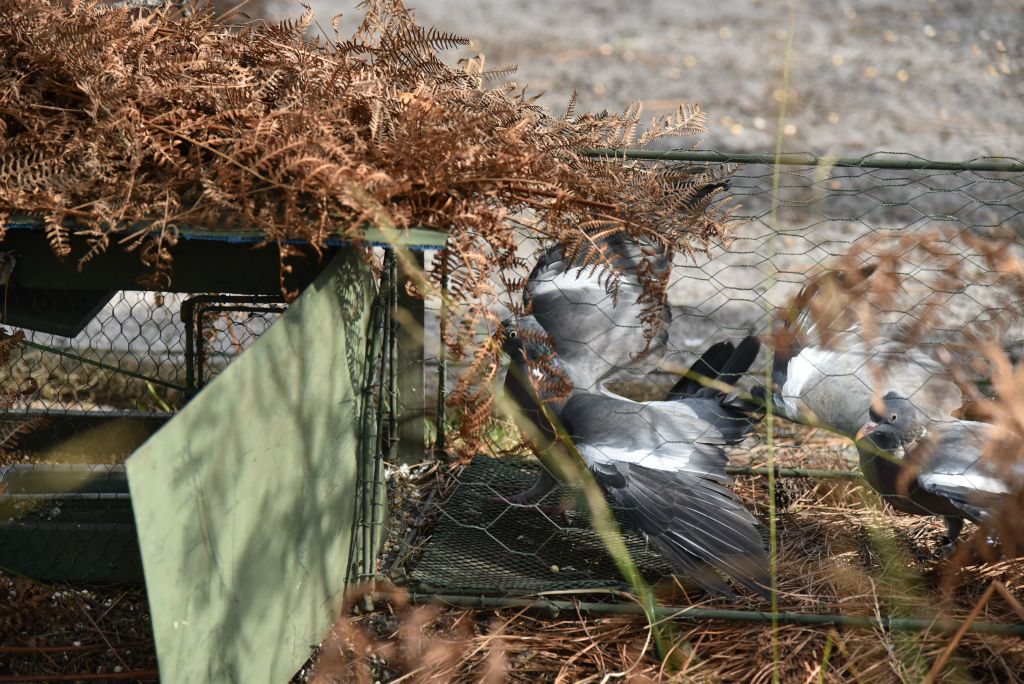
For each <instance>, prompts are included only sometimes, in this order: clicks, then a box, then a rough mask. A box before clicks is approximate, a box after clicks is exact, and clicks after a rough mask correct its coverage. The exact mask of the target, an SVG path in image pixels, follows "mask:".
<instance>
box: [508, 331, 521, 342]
mask: <svg viewBox="0 0 1024 684" xmlns="http://www.w3.org/2000/svg"><path fill="white" fill-rule="evenodd" d="M517 337H519V333H517V332H516V331H515V330H509V331H508V339H510V340H514V339H516V338H517Z"/></svg>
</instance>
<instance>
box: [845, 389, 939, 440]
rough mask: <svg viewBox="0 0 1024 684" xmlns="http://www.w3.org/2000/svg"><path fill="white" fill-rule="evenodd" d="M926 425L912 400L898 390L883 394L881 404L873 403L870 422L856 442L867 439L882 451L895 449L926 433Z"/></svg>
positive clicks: (859, 434)
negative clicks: (921, 422) (920, 419)
mask: <svg viewBox="0 0 1024 684" xmlns="http://www.w3.org/2000/svg"><path fill="white" fill-rule="evenodd" d="M924 432H925V430H924V426H922V425H921V424H920V423H919V422H918V420H917V409H916V408H915V407H914V405H913V404H912V403H910V400H909V399H907V398H905V397H901V396H899V395H898V394H896V393H895V392H889V393H887V394H886V395H885V396H883V397H882V400H881V402H880V405H877V404H876V403H875V402H872V404H871V407H870V408H869V409H868V422H867V423H865V424H864V427H862V428H861V429H860V431H859V432H858V433H857V437H856V439H857V441H858V442H859V441H860V440H861V439H865V438H867V439H868V440H870V441H871V442H872V443H873V444H874V445H875V446H876V447H878V448H879V449H882V450H883V451H888V452H896V451H899V450H900V449H901V448H902V447H906V446H909V445H910V444H913V443H914V442H915V441H917V440H918V439H920V438H921V436H922V435H924Z"/></svg>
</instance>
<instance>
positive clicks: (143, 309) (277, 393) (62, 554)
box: [0, 217, 443, 681]
mask: <svg viewBox="0 0 1024 684" xmlns="http://www.w3.org/2000/svg"><path fill="white" fill-rule="evenodd" d="M180 237H181V239H180V241H179V242H178V244H177V245H176V247H175V248H174V250H173V253H174V255H175V264H174V271H173V273H171V278H170V281H169V283H165V284H164V285H163V287H160V288H158V289H140V284H139V283H140V280H139V276H140V275H144V272H143V271H144V268H145V267H144V266H143V265H142V264H141V262H139V260H138V257H137V256H135V255H131V254H125V253H123V252H120V251H118V250H114V249H111V250H108V251H107V252H105V253H103V254H102V255H99V256H97V257H96V260H95V261H92V262H90V263H88V264H86V265H85V266H84V267H83V268H82V269H81V270H80V271H76V268H75V265H76V263H77V257H78V256H80V254H81V250H85V249H86V245H84V244H78V243H73V247H74V249H75V250H76V251H74V252H73V253H72V254H71V255H70V257H69V258H68V259H67V260H66V261H63V262H62V261H58V260H57V258H56V257H55V256H53V254H52V252H51V251H50V249H49V246H48V244H47V241H46V237H45V235H44V232H43V230H42V228H41V226H40V224H39V223H38V222H37V221H35V220H33V219H31V218H28V217H14V218H12V219H11V221H10V222H9V223H8V225H7V237H6V239H5V241H4V245H3V247H4V251H5V253H6V254H7V255H9V256H13V264H14V266H13V270H12V271H11V272H10V274H9V277H8V278H7V279H6V283H5V286H6V287H5V289H6V295H7V297H6V301H7V308H6V314H5V317H4V325H3V340H2V341H0V345H2V346H0V350H2V354H3V358H4V363H3V364H2V365H0V383H2V388H3V400H4V401H5V404H6V405H5V411H4V414H3V435H2V438H3V450H2V458H3V461H2V462H0V568H2V569H3V571H4V572H5V573H6V574H7V576H8V577H13V576H15V575H25V576H27V577H29V578H34V579H40V580H44V581H50V582H54V581H55V582H70V583H72V585H73V586H83V584H84V585H85V586H96V585H100V586H108V585H109V584H110V583H121V582H141V581H143V580H144V581H145V584H146V590H147V592H146V593H147V599H148V603H149V606H150V610H151V611H152V618H153V625H152V627H153V631H154V634H155V637H156V639H155V640H156V643H157V644H158V645H159V649H160V657H161V665H162V667H164V668H166V669H167V671H173V672H180V673H184V674H182V676H183V677H186V678H188V677H191V676H192V675H190V674H189V672H190V671H189V668H188V667H186V666H185V664H184V663H187V662H188V661H195V662H200V663H202V664H201V665H200V666H201V667H204V668H205V667H207V666H208V665H209V666H211V667H213V668H215V669H216V668H217V667H218V665H217V663H221V664H222V665H221V666H223V667H228V666H229V665H227V663H231V662H234V660H233V658H234V657H235V656H234V655H233V651H232V649H234V648H236V647H237V648H241V645H240V643H241V642H239V641H237V639H236V638H235V637H234V636H232V635H231V634H229V633H228V632H227V631H225V630H232V631H234V632H235V634H237V633H238V630H239V629H243V627H242V625H243V624H244V625H245V627H244V628H245V629H251V628H252V626H253V625H256V624H258V623H259V621H258V620H257V621H253V620H251V619H250V616H248V615H246V614H244V613H245V611H242V612H237V611H235V617H234V618H225V616H224V606H225V605H227V604H228V603H230V602H232V601H234V600H235V599H234V597H235V593H234V592H235V591H244V592H249V591H251V592H253V593H260V592H261V591H262V588H265V587H266V586H268V585H270V584H275V583H278V582H279V581H280V578H278V579H274V578H273V577H270V575H274V574H275V573H278V574H280V573H283V574H284V575H286V576H288V577H289V578H290V580H289V581H294V580H295V578H296V577H298V576H300V575H305V576H306V577H307V579H308V580H309V581H308V582H298V584H297V585H294V584H293V585H291V586H292V588H291V589H290V590H289V591H285V592H279V593H273V594H270V595H267V600H268V603H266V604H265V605H263V606H257V605H256V604H258V603H260V601H257V602H255V603H254V604H253V605H252V610H257V611H262V612H264V613H265V612H267V611H270V612H275V611H276V612H278V613H279V615H280V616H281V620H282V621H284V622H286V623H288V624H291V625H293V627H294V628H295V629H296V630H297V631H296V634H299V633H303V634H304V636H302V637H300V638H298V639H297V640H296V642H295V644H293V646H294V648H293V650H294V654H292V656H291V659H290V660H289V659H285V660H280V659H279V657H278V654H272V655H273V657H274V658H275V662H276V663H277V664H276V665H273V666H272V667H277V668H280V671H281V672H282V673H283V674H282V676H288V675H289V674H290V673H291V672H293V671H294V669H295V667H297V664H296V663H301V662H302V661H303V660H304V659H305V658H306V657H308V647H307V646H308V644H309V643H314V642H315V641H316V640H317V639H318V638H319V637H320V635H321V634H322V632H323V630H324V629H326V626H327V625H328V624H329V623H330V620H331V619H332V618H331V616H332V615H333V613H332V612H331V611H332V609H331V607H330V605H329V604H330V599H329V597H330V596H337V595H338V594H339V593H340V592H341V591H342V589H343V588H344V586H345V585H346V584H347V583H351V582H355V581H357V580H359V579H361V578H368V577H371V576H372V575H373V573H374V569H375V559H376V555H377V553H378V549H379V544H380V537H381V534H382V529H383V524H384V518H385V512H386V499H385V495H384V490H383V478H384V468H383V463H384V459H385V458H390V459H391V460H394V454H395V452H396V449H397V442H398V426H399V422H398V416H399V415H400V414H403V411H405V412H409V411H412V408H413V407H409V408H408V409H406V408H403V406H402V405H401V402H400V401H399V387H400V384H401V383H405V382H411V380H410V378H414V377H415V372H413V373H411V374H410V373H409V371H408V368H410V367H411V368H414V369H416V368H418V369H419V370H420V373H419V382H420V384H419V386H416V385H415V384H413V385H412V386H410V387H406V386H405V385H402V386H401V389H402V392H403V396H405V397H418V398H419V399H420V400H422V391H423V390H422V358H423V354H422V339H420V340H419V342H415V341H412V342H410V341H409V340H406V339H403V340H402V347H401V353H402V362H401V363H399V362H398V360H397V359H398V355H399V341H398V338H399V336H400V335H399V333H400V332H401V330H400V328H399V325H398V322H397V318H396V317H395V315H394V313H395V310H396V307H397V306H398V305H399V303H401V304H402V305H403V306H406V307H411V308H413V309H415V308H416V303H415V302H413V303H411V304H410V303H409V302H408V301H406V299H407V298H406V295H405V294H404V292H402V293H400V292H399V287H398V285H397V283H398V265H397V261H396V259H395V258H394V253H393V251H392V250H391V249H390V248H385V247H379V248H376V250H375V254H376V256H375V257H374V258H375V262H374V263H375V264H376V266H375V267H371V262H370V261H367V259H366V252H365V249H358V250H357V249H353V248H352V245H351V243H349V242H346V241H344V240H340V239H339V240H334V239H332V240H331V241H330V242H329V243H328V246H327V249H326V250H323V251H322V252H321V253H316V252H314V251H313V250H312V249H309V248H308V247H307V246H305V245H302V244H296V245H294V246H293V247H294V249H295V250H296V251H295V252H294V253H293V255H294V256H295V259H294V263H293V264H292V265H291V268H290V269H289V273H290V282H291V285H290V286H289V287H294V288H295V289H296V290H298V291H301V292H302V294H301V295H300V296H299V297H298V299H296V300H295V301H294V302H292V303H291V304H287V303H285V301H284V299H282V296H281V290H282V281H281V275H280V263H279V257H278V250H277V247H276V246H273V245H270V246H266V247H264V246H261V245H259V241H260V238H259V236H256V235H255V234H253V235H246V234H244V233H237V232H236V233H232V234H230V235H227V234H223V235H221V234H216V233H211V232H210V231H201V232H200V231H196V232H195V233H190V232H189V231H188V230H183V231H182V233H181V236H180ZM367 239H368V242H370V244H372V243H373V241H375V240H376V242H377V243H378V244H385V243H384V242H382V241H381V238H380V236H378V235H376V234H375V233H374V232H373V231H372V230H370V231H368V232H367ZM440 239H443V236H441V238H440ZM437 240H438V238H437V237H433V236H431V235H430V234H429V231H418V232H417V231H413V234H412V235H411V236H406V241H407V242H408V243H409V244H406V245H403V247H402V248H403V249H406V248H407V247H411V248H413V249H416V248H419V249H422V248H423V247H424V246H430V245H433V246H436V245H437ZM368 246H369V245H368ZM420 309H422V304H420ZM417 345H418V346H417ZM403 373H404V375H403ZM403 415H404V414H403ZM415 415H416V420H418V421H419V423H420V426H419V428H420V429H419V434H420V439H421V443H422V434H423V430H422V420H423V416H422V411H420V412H419V413H416V414H415ZM420 453H422V445H421V446H420ZM241 488H244V489H245V491H246V493H245V495H244V496H241V494H240V492H241ZM261 492H262V493H261ZM190 520H191V522H190ZM314 520H315V521H316V525H313V524H312V521H314ZM228 528H231V529H233V530H234V531H233V532H232V533H231V534H230V535H226V536H223V535H221V534H220V532H217V531H218V530H224V529H228ZM247 528H249V529H251V531H252V536H251V537H246V536H245V535H242V534H241V531H242V530H245V529H247ZM211 530H212V531H214V532H212V534H213V536H212V537H211V536H210V535H211ZM268 539H269V540H272V541H270V542H268V541H267V540H268ZM285 540H293V541H294V542H295V543H296V544H298V545H299V546H300V547H301V548H302V549H304V550H303V551H302V552H301V553H294V552H292V551H291V550H290V549H289V548H288V545H289V544H290V543H291V542H288V541H285ZM197 544H198V545H199V546H200V547H202V548H206V549H207V551H206V552H203V553H198V554H197V552H196V550H195V549H196V546H197ZM235 554H238V555H240V556H243V557H244V558H245V561H244V562H245V565H246V567H247V568H248V570H247V572H246V575H245V577H239V578H236V579H235V580H233V581H232V582H231V583H229V587H230V591H227V592H226V593H225V594H222V595H221V596H220V597H213V598H211V597H208V596H207V597H205V598H203V600H202V601H198V600H197V599H196V596H197V595H198V594H197V592H200V591H202V592H205V591H206V590H205V589H199V588H200V587H207V586H209V585H208V582H209V581H210V578H211V577H212V576H214V575H216V571H215V570H214V569H212V567H210V566H204V567H201V566H203V564H205V563H209V564H213V565H216V564H217V563H223V562H225V561H224V559H226V558H229V557H232V556H233V555H235ZM309 555H312V556H313V557H316V559H317V563H316V564H314V565H313V566H309V565H306V564H307V560H306V559H307V556H309ZM170 559H176V560H173V561H171V562H168V561H169V560H170ZM321 560H322V561H323V564H321V563H320V561H321ZM295 563H299V566H294V564H295ZM197 564H198V565H197ZM303 567H305V568H306V569H305V570H303V569H302V568H303ZM268 573H269V574H268ZM221 586H222V587H224V586H225V585H221ZM246 586H248V587H249V588H248V589H245V587H246ZM310 596H313V597H315V598H313V599H311V600H307V599H308V598H309V597H310ZM296 602H301V603H303V605H304V606H306V607H305V608H302V609H296V608H295V604H296ZM182 614H184V615H185V616H186V617H184V618H182ZM182 619H187V620H189V621H190V622H191V624H193V625H198V626H199V630H198V631H197V632H196V634H200V633H202V634H206V635H207V636H206V637H204V639H205V640H207V641H208V642H209V643H211V644H212V643H213V642H217V643H218V644H219V645H217V646H216V651H217V652H211V653H210V654H208V656H209V657H201V658H199V659H196V658H195V657H194V656H195V649H196V648H197V647H196V645H195V642H194V641H190V640H189V639H191V637H189V639H185V640H182V639H180V632H176V630H175V627H174V625H175V624H176V623H175V620H177V621H178V623H177V624H180V621H181V620H182ZM147 625H148V623H147ZM211 635H213V636H211ZM210 639H212V641H209V640H210ZM232 644H235V645H234V646H232ZM270 651H274V649H268V653H269V652H270ZM11 657H17V656H11ZM246 660H247V661H248V660H250V659H248V658H247V659H246ZM211 664H212V665H211ZM254 667H260V668H266V667H271V666H268V665H267V664H266V663H263V664H256V665H254ZM192 674H195V673H192ZM197 676H198V675H197ZM186 680H187V679H186ZM186 680H182V681H186Z"/></svg>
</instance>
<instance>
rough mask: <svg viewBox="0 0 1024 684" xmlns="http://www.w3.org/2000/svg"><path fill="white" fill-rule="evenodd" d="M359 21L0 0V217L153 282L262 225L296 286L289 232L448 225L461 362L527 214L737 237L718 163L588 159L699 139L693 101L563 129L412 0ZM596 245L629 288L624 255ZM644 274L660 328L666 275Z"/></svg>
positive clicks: (454, 332)
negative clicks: (180, 259) (190, 229)
mask: <svg viewBox="0 0 1024 684" xmlns="http://www.w3.org/2000/svg"><path fill="white" fill-rule="evenodd" d="M362 9H364V10H365V12H366V14H365V18H364V20H363V21H362V23H361V25H360V26H359V28H358V30H357V31H356V33H355V34H354V35H353V36H351V37H342V36H340V35H338V34H337V32H336V30H335V32H333V33H331V32H330V31H329V29H328V30H323V27H322V25H321V24H319V23H316V22H315V20H314V17H313V15H312V12H311V11H307V12H306V14H305V15H304V16H303V17H302V18H300V19H299V20H297V21H294V22H292V21H285V22H281V23H272V22H251V23H235V22H233V21H231V20H230V18H229V19H222V18H217V17H216V16H215V13H214V11H213V9H212V7H211V6H206V5H197V6H194V7H192V8H191V10H192V11H191V12H190V13H182V12H181V11H179V10H178V9H175V8H164V9H149V10H144V9H131V8H129V7H110V6H107V5H104V4H102V3H99V2H95V1H80V0H74V1H72V2H58V1H57V0H0V225H2V224H3V223H4V219H6V218H7V217H8V216H9V215H11V214H12V213H15V212H18V213H28V214H31V215H35V216H37V217H39V218H41V219H42V220H44V221H45V225H46V231H47V236H48V238H49V242H50V245H51V246H52V248H53V250H54V251H55V252H56V253H57V254H60V255H67V254H69V253H70V240H71V239H72V237H73V236H80V237H81V238H84V239H85V240H87V242H88V245H89V247H90V249H89V251H88V252H87V253H86V254H85V256H84V257H83V258H82V261H83V262H88V261H89V259H90V258H92V257H93V256H94V255H95V254H97V253H99V252H101V251H102V250H106V249H112V248H116V249H134V250H138V252H139V253H140V255H141V258H142V259H143V260H144V261H145V262H146V264H148V266H149V267H150V269H149V280H150V282H149V283H148V284H149V285H150V286H151V287H157V288H159V287H162V286H165V285H166V283H167V282H168V279H169V278H170V276H171V263H172V256H173V252H172V247H173V245H174V244H175V241H176V232H177V230H178V229H179V228H180V227H182V226H184V225H188V226H195V227H199V228H201V229H202V228H208V229H219V230H236V229H239V230H256V231H259V232H260V233H261V234H262V235H263V236H265V238H266V240H267V242H268V243H271V244H276V245H277V246H278V248H279V251H280V257H281V265H282V266H281V273H282V289H285V290H287V286H286V285H285V279H284V276H285V275H286V274H287V273H288V260H289V259H290V258H294V257H295V256H296V255H295V249H294V248H293V247H291V246H289V244H288V243H287V241H288V240H292V239H300V240H305V241H308V242H310V243H311V244H313V245H315V246H318V247H321V246H323V245H324V244H325V242H326V241H327V240H328V238H329V237H332V236H337V235H339V234H340V235H341V236H343V237H346V238H350V239H353V240H355V241H358V240H359V237H360V234H361V230H362V229H363V228H364V227H365V226H366V225H369V224H374V225H377V226H379V227H384V228H393V229H395V230H397V231H402V230H405V229H408V228H411V227H425V228H429V229H434V230H438V231H445V232H446V233H447V234H448V240H447V249H446V250H445V251H444V252H443V253H442V256H441V257H440V258H439V261H438V265H439V266H440V267H439V268H435V269H434V272H433V274H432V276H431V277H432V278H434V283H433V286H437V285H439V282H440V279H441V278H442V277H444V278H446V279H447V283H448V296H449V299H450V301H451V304H452V307H451V309H450V312H451V314H452V316H453V319H454V321H453V322H454V324H453V326H452V327H451V328H450V333H449V334H448V336H447V340H446V341H447V342H448V344H449V346H450V347H451V349H452V351H453V352H454V353H455V354H457V355H462V354H468V353H469V350H468V349H467V346H468V344H469V342H470V340H471V339H472V333H473V332H475V331H477V330H479V329H480V328H481V327H491V328H493V324H494V323H495V321H494V320H492V318H493V314H492V313H490V310H489V302H488V301H487V300H489V299H491V300H493V296H492V295H494V292H493V283H494V282H496V281H497V279H498V278H497V276H498V274H501V273H503V272H506V271H508V272H509V273H511V272H512V271H511V269H512V268H513V267H515V266H517V265H520V264H519V262H518V260H517V257H516V245H517V237H516V225H515V221H513V220H512V219H515V218H516V217H520V218H521V217H523V216H524V215H527V214H528V215H529V216H530V217H531V218H530V219H529V229H530V231H531V232H532V234H533V235H535V236H540V237H543V238H546V239H551V240H555V241H558V242H560V243H562V244H563V245H565V247H566V248H567V249H569V250H570V251H572V252H577V251H579V250H581V249H584V250H586V249H587V248H588V247H589V246H590V245H591V244H592V242H593V240H594V239H595V238H596V237H597V236H603V237H607V236H609V235H611V234H616V233H621V234H623V235H624V236H626V237H627V238H628V239H631V240H636V241H638V242H641V243H644V244H646V245H650V246H651V247H652V249H655V250H657V251H660V252H666V253H668V255H669V256H671V255H672V254H673V253H678V252H689V251H691V250H695V249H696V250H700V249H704V248H705V247H706V245H707V244H708V241H709V240H712V239H718V238H720V237H722V235H723V234H724V231H725V228H724V223H723V222H724V220H725V218H726V215H725V213H723V210H721V209H718V208H715V207H714V206H713V205H712V202H713V200H714V199H715V196H716V194H717V190H718V188H719V186H718V184H717V183H718V181H719V180H720V179H721V177H722V175H723V171H722V170H721V169H709V168H705V167H691V166H679V165H667V164H658V163H647V162H644V163H636V162H627V161H624V160H621V159H619V160H613V159H607V158H605V159H593V158H590V157H587V156H586V155H585V154H584V152H585V151H586V150H588V149H592V148H597V147H606V146H608V147H643V146H646V145H648V144H649V143H651V142H653V141H654V140H656V139H659V138H662V137H665V136H692V135H695V134H698V133H700V132H702V131H703V130H704V129H703V124H704V119H705V117H704V114H703V112H702V111H701V110H700V108H699V107H698V106H696V105H690V104H685V105H681V106H680V107H679V109H678V111H677V112H676V114H675V115H674V116H671V117H667V118H665V119H663V120H659V121H652V122H651V125H650V126H649V127H647V128H646V129H645V130H643V131H642V132H641V131H640V121H641V107H640V106H639V105H637V106H631V107H630V108H628V109H627V110H626V111H625V112H623V113H621V114H611V113H608V112H602V113H597V114H589V113H588V114H576V113H575V112H574V106H573V104H574V100H570V101H569V103H568V106H567V109H566V111H565V112H564V114H562V115H555V114H552V113H550V112H548V111H546V110H545V109H543V108H542V107H540V106H539V105H538V104H537V103H536V102H535V99H534V97H532V96H530V95H528V94H527V92H526V89H525V88H519V87H518V86H517V85H516V84H514V83H512V82H508V81H505V80H504V79H505V77H507V76H508V75H509V73H510V72H511V70H510V69H498V70H488V69H487V68H486V66H485V62H484V58H483V56H477V57H475V58H473V59H468V60H462V61H461V62H460V63H459V64H457V65H452V64H450V63H449V62H451V61H453V60H451V59H449V60H448V61H446V60H445V56H444V55H443V53H444V52H445V51H446V50H450V49H452V48H460V47H463V46H466V45H468V44H469V41H468V40H467V39H465V38H462V37H460V36H456V35H453V34H450V33H446V32H444V31H440V30H436V29H426V28H424V27H421V26H419V25H418V24H417V23H416V22H415V20H414V18H413V16H412V15H411V13H410V12H409V11H407V10H406V8H405V7H404V5H403V3H402V2H401V0H370V1H369V2H366V3H364V6H363V8H362ZM325 23H326V22H325ZM314 26H316V27H317V28H318V29H320V31H319V34H318V35H317V37H313V38H310V37H309V34H310V32H311V31H310V29H311V28H313V27H314ZM334 26H335V28H336V27H337V22H335V23H334ZM524 212H525V213H526V214H524ZM125 226H130V229H129V230H128V231H127V232H125V231H123V230H119V229H123V228H124V227H125ZM2 233H3V229H2V228H0V238H2ZM588 253H589V254H591V256H589V257H588V260H589V261H591V262H592V263H593V264H594V266H595V267H596V268H599V269H608V272H609V280H608V287H609V290H610V291H615V289H616V287H617V275H616V273H615V270H614V267H613V265H612V263H611V260H610V258H606V257H605V256H604V255H603V254H602V252H601V250H600V249H598V250H589V251H588ZM654 273H655V271H654V270H651V271H650V273H649V274H654ZM641 279H642V280H643V281H644V286H645V296H644V302H645V304H646V313H645V323H647V324H648V327H649V328H650V327H653V326H655V325H656V322H657V321H658V320H659V316H658V313H659V311H660V309H661V307H662V306H664V303H665V288H666V286H667V282H665V279H664V278H662V277H660V276H659V275H657V274H655V275H650V277H647V278H643V274H641ZM513 286H514V283H513ZM422 287H429V285H421V289H422ZM288 294H291V295H294V294H295V293H294V292H290V293H288ZM651 332H652V333H653V330H651ZM473 353H474V354H475V356H474V363H473V364H472V369H473V371H474V373H473V377H472V378H467V379H466V381H465V382H464V383H463V384H462V385H461V386H460V387H459V388H457V390H456V392H455V396H454V398H453V401H454V402H455V403H456V404H459V405H462V406H465V407H466V409H467V410H466V413H467V415H471V416H474V417H476V418H477V421H478V422H479V421H480V420H482V416H484V415H486V413H487V409H488V407H489V405H488V403H487V397H486V393H485V392H481V391H480V390H478V389H476V387H477V386H478V384H479V381H480V380H481V379H484V380H486V379H487V378H489V377H490V376H492V375H493V374H494V373H495V371H496V369H497V365H498V364H497V359H498V356H499V354H500V352H499V351H498V350H497V349H495V348H492V347H491V346H487V345H484V346H482V347H480V348H477V349H474V350H473Z"/></svg>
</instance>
